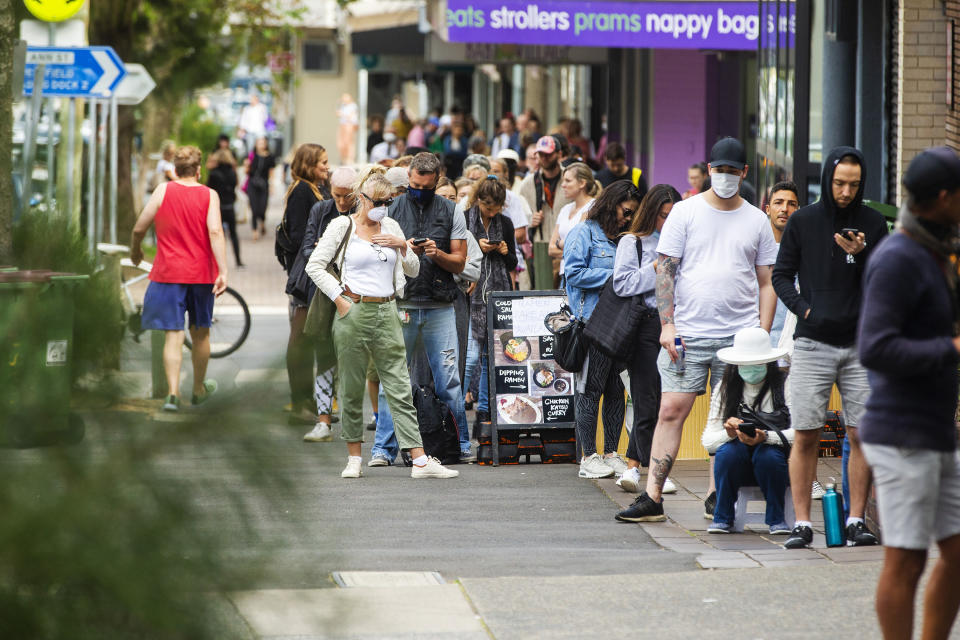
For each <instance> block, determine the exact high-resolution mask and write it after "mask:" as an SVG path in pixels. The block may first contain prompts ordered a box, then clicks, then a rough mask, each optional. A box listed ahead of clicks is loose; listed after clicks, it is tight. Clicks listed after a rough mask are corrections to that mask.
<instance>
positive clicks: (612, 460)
mask: <svg viewBox="0 0 960 640" xmlns="http://www.w3.org/2000/svg"><path fill="white" fill-rule="evenodd" d="M603 464H605V465H607V466H608V467H610V468H611V469H613V472H614V473H615V474H617V475H618V476H622V475H623V474H624V472H625V471H626V470H627V463H626V462H625V461H624V459H623V458H621V457H620V454H619V453H615V454H613V455H612V456H610V457H609V458H604V459H603Z"/></svg>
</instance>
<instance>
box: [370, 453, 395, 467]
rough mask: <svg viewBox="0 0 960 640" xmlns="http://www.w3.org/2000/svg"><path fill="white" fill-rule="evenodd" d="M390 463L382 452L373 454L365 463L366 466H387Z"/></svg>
mask: <svg viewBox="0 0 960 640" xmlns="http://www.w3.org/2000/svg"><path fill="white" fill-rule="evenodd" d="M390 465H391V460H390V458H388V457H387V456H385V455H383V454H382V453H376V454H374V456H373V457H372V458H370V462H368V463H367V466H368V467H389V466H390Z"/></svg>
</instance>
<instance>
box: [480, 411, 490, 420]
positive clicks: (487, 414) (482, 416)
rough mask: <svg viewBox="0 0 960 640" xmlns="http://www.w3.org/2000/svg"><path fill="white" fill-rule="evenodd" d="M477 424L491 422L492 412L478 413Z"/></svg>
mask: <svg viewBox="0 0 960 640" xmlns="http://www.w3.org/2000/svg"><path fill="white" fill-rule="evenodd" d="M477 422H490V412H489V411H477Z"/></svg>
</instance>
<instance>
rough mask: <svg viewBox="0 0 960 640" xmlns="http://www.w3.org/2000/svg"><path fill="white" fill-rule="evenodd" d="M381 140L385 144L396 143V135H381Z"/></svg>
mask: <svg viewBox="0 0 960 640" xmlns="http://www.w3.org/2000/svg"><path fill="white" fill-rule="evenodd" d="M383 139H384V141H385V142H396V140H397V134H395V133H385V134H383Z"/></svg>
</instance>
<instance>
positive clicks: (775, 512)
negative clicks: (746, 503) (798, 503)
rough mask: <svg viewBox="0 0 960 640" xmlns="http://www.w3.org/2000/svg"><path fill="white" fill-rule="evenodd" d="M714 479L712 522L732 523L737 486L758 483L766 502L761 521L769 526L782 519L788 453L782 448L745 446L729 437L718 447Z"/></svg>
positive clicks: (755, 484) (787, 477) (787, 480)
mask: <svg viewBox="0 0 960 640" xmlns="http://www.w3.org/2000/svg"><path fill="white" fill-rule="evenodd" d="M714 478H715V480H716V484H717V507H716V509H715V510H714V512H713V521H714V522H723V523H726V524H730V525H732V524H733V516H734V507H735V506H736V504H737V494H738V493H739V492H740V487H750V486H759V487H760V491H762V492H763V498H764V500H766V501H767V513H766V517H765V518H764V522H766V523H767V525H768V526H769V525H775V524H780V523H781V522H783V518H784V515H783V503H784V496H785V495H786V493H787V485H788V484H789V482H790V476H789V474H788V473H787V456H786V454H785V452H784V450H783V449H782V448H781V447H778V446H776V445H771V444H761V445H757V446H755V447H748V446H747V445H745V444H743V443H742V442H740V441H739V440H731V441H730V442H728V443H726V444H724V445H722V446H721V447H720V448H719V449H717V455H716V457H715V461H714Z"/></svg>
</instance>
